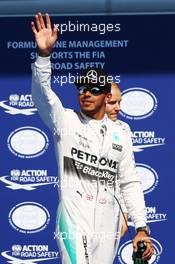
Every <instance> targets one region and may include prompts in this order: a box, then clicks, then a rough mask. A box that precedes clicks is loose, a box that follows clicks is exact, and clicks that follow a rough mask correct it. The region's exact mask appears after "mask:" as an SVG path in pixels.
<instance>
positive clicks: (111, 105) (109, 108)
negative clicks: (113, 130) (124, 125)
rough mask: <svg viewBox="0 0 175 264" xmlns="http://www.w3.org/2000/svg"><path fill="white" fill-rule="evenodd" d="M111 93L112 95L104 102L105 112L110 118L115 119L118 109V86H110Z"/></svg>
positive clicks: (119, 100)
mask: <svg viewBox="0 0 175 264" xmlns="http://www.w3.org/2000/svg"><path fill="white" fill-rule="evenodd" d="M111 94H112V96H111V98H110V100H109V101H108V103H107V104H106V113H107V114H108V116H109V118H110V119H111V120H113V121H116V120H117V115H118V113H119V111H120V102H121V92H120V90H119V89H118V88H116V87H115V88H114V87H112V89H111Z"/></svg>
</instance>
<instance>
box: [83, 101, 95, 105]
mask: <svg viewBox="0 0 175 264" xmlns="http://www.w3.org/2000/svg"><path fill="white" fill-rule="evenodd" d="M82 103H83V104H85V105H90V104H92V103H93V102H92V101H89V100H82Z"/></svg>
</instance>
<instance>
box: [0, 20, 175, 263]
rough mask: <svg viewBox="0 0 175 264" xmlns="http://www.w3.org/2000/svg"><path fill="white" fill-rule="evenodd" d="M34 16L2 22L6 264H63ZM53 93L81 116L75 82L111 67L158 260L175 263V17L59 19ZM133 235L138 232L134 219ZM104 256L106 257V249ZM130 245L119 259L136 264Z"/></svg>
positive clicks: (2, 246) (1, 248)
mask: <svg viewBox="0 0 175 264" xmlns="http://www.w3.org/2000/svg"><path fill="white" fill-rule="evenodd" d="M33 19H34V18H30V17H28V18H17V17H14V18H0V23H1V28H2V29H3V30H2V33H1V41H0V48H1V64H0V127H1V133H0V156H1V161H0V164H1V166H0V198H1V205H0V207H1V217H0V233H1V235H0V263H2V264H3V263H12V264H17V263H19V264H20V263H29V261H30V263H31V264H32V263H42V261H44V262H45V263H53V264H54V263H55V264H58V263H61V261H60V255H59V251H58V247H57V243H56V239H55V237H56V235H57V234H56V233H55V222H56V210H57V207H58V202H59V195H58V184H59V175H58V174H57V169H58V168H57V164H56V159H55V150H54V144H53V139H52V134H51V132H50V131H49V129H48V128H47V127H46V126H45V125H44V123H43V122H42V121H41V119H40V117H39V115H38V112H37V109H36V108H35V105H34V103H33V101H32V97H31V64H32V63H33V62H34V61H35V59H36V56H37V53H36V44H35V41H34V37H33V34H32V31H31V28H30V22H31V20H33ZM52 22H53V23H58V24H59V38H58V41H57V42H56V45H55V48H54V50H53V53H52V88H53V90H54V91H55V92H56V93H57V94H58V96H59V97H60V99H61V101H62V103H63V105H64V106H65V107H68V108H73V109H76V110H78V109H79V106H78V100H77V98H78V95H77V91H76V88H75V86H74V81H75V79H76V77H77V76H78V75H79V74H80V72H81V71H83V70H84V69H86V68H88V67H96V68H99V69H105V71H106V72H107V73H108V75H111V76H112V78H113V80H114V82H116V83H117V84H119V86H120V88H121V90H122V98H123V99H122V102H121V113H120V115H119V118H120V119H121V120H123V121H125V122H127V123H128V124H129V125H130V127H131V130H132V139H133V150H134V154H135V159H136V166H137V170H138V174H139V176H140V179H141V182H142V188H143V191H144V193H145V200H146V206H147V207H146V208H147V219H148V224H149V226H150V228H151V237H152V239H153V244H154V247H155V255H153V257H152V258H151V260H150V261H149V264H152V263H159V264H165V263H172V259H173V257H174V255H173V252H174V251H173V245H174V237H173V235H172V230H173V227H174V220H175V219H174V218H175V217H174V215H175V214H174V210H175V206H172V204H173V203H174V197H173V193H174V184H175V180H174V178H173V177H174V176H173V173H174V163H175V160H174V146H175V145H174V143H175V139H174V133H175V129H174V124H175V115H174V114H173V113H174V109H173V108H174V107H173V105H174V104H175V103H174V98H175V89H174V86H175V72H174V70H175V66H174V65H175V60H174V49H175V48H174V47H175V38H174V35H175V34H174V24H175V16H174V15H156V16H154V15H151V16H150V15H145V16H94V17H93V16H92V17H90V16H79V17H60V18H59V17H53V18H52ZM128 223H129V228H130V230H131V233H132V236H133V237H134V234H135V229H134V226H133V223H132V221H131V220H130V219H129V222H128ZM104 254H105V252H104ZM131 255H132V241H131V237H130V236H129V235H128V233H127V234H126V235H125V237H124V238H123V239H122V240H121V242H120V245H119V249H118V252H117V256H116V259H115V263H122V264H131V263H132V260H131Z"/></svg>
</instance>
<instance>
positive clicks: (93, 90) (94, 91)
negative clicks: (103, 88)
mask: <svg viewBox="0 0 175 264" xmlns="http://www.w3.org/2000/svg"><path fill="white" fill-rule="evenodd" d="M91 91H92V92H93V93H99V92H100V88H99V87H92V88H91Z"/></svg>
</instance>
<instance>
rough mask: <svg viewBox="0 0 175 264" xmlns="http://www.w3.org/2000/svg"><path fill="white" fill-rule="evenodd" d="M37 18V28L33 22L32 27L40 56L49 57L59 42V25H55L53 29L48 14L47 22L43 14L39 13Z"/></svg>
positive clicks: (46, 16) (46, 15)
mask: <svg viewBox="0 0 175 264" xmlns="http://www.w3.org/2000/svg"><path fill="white" fill-rule="evenodd" d="M35 18H36V26H35V23H34V22H33V21H32V22H31V27H32V31H33V33H34V36H35V41H36V43H37V46H38V53H39V55H40V56H49V55H50V53H51V51H52V48H53V47H54V44H55V42H56V40H57V33H58V25H57V24H54V26H53V29H52V26H51V21H50V17H49V15H48V14H47V13H46V14H45V18H46V19H45V20H46V22H45V21H44V19H43V17H42V15H41V13H38V14H37V15H36V16H35Z"/></svg>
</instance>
